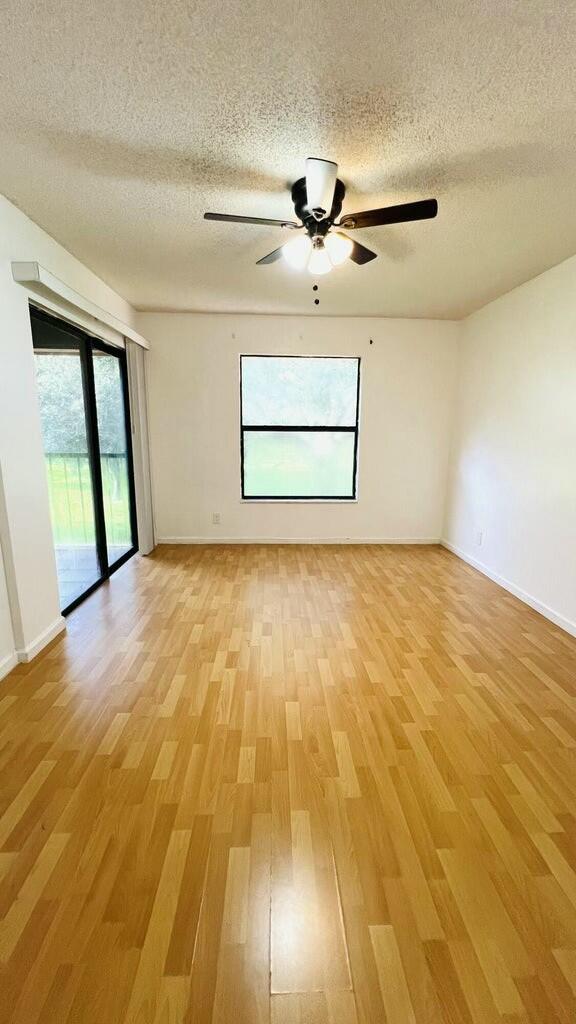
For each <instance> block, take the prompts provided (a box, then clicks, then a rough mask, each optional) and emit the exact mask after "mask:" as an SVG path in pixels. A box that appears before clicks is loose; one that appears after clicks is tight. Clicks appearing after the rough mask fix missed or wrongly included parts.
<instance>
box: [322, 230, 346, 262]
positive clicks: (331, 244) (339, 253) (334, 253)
mask: <svg viewBox="0 0 576 1024" xmlns="http://www.w3.org/2000/svg"><path fill="white" fill-rule="evenodd" d="M324 245H325V246H326V249H327V251H328V255H329V257H330V259H331V261H332V264H333V265H334V266H335V267H338V266H340V264H341V263H344V262H345V261H346V260H347V259H348V257H349V256H350V253H351V252H352V247H353V242H352V239H351V238H346V236H345V235H341V234H339V232H337V231H335V232H333V233H330V234H328V235H326V238H325V239H324Z"/></svg>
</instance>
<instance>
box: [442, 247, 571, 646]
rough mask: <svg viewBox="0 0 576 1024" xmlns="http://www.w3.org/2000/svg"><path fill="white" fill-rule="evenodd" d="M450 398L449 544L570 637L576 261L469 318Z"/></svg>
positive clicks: (511, 293)
mask: <svg viewBox="0 0 576 1024" xmlns="http://www.w3.org/2000/svg"><path fill="white" fill-rule="evenodd" d="M457 394H458V401H457V415H456V420H455V429H454V440H453V453H452V460H451V473H450V485H449V490H448V499H447V510H446V512H447V514H446V528H445V536H446V539H447V541H448V543H449V544H450V545H452V546H453V548H454V549H455V550H456V551H457V553H459V554H461V555H463V556H464V557H465V558H468V559H472V560H474V561H475V562H476V563H477V564H479V565H480V567H481V568H483V569H484V571H487V572H488V573H489V574H490V575H492V576H493V577H495V578H497V579H498V580H499V581H500V582H503V583H504V585H507V586H509V588H510V589H512V590H513V592H515V593H517V594H518V596H521V597H523V599H524V600H528V602H529V603H531V604H533V605H534V606H535V607H537V608H539V610H542V611H544V613H545V614H548V615H549V616H550V617H552V618H553V619H554V620H555V621H557V622H558V623H559V624H560V625H562V626H564V628H566V629H569V630H570V631H571V632H574V633H575V634H576V257H574V258H573V259H570V260H567V261H566V262H565V263H562V264H560V265H559V266H557V267H554V268H553V269H552V270H549V271H547V272H546V273H545V274H542V275H540V276H539V277H537V278H535V279H534V280H533V281H530V282H528V283H527V284H525V285H522V286H521V287H520V288H516V289H515V290H514V291H512V292H509V293H508V294H507V295H504V296H502V297H501V298H500V299H497V300H496V301H495V302H492V303H490V304H489V305H488V306H485V307H484V308H483V309H481V310H480V311H479V312H477V313H475V314H473V315H472V316H471V317H469V318H468V319H467V320H466V321H465V322H464V324H463V331H462V345H461V366H460V375H459V383H458V389H457ZM480 531H482V534H483V537H482V544H481V545H479V544H478V540H479V537H478V534H479V532H480Z"/></svg>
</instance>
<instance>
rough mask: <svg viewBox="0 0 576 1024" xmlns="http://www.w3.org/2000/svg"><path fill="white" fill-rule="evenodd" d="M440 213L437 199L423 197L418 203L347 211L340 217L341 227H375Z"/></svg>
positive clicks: (422, 218)
mask: <svg viewBox="0 0 576 1024" xmlns="http://www.w3.org/2000/svg"><path fill="white" fill-rule="evenodd" d="M437 213H438V203H437V201H436V199H422V200H420V201H419V202H417V203H400V205H399V206H383V207H382V208H381V209H379V210H363V211H362V212H361V213H346V214H345V215H344V216H343V217H341V218H340V225H339V226H340V227H343V228H346V230H347V231H350V230H351V229H352V228H375V227H379V226H380V225H381V224H403V223H405V222H406V221H409V220H428V219H429V218H430V217H435V216H436V214H437Z"/></svg>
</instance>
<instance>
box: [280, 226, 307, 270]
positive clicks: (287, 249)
mask: <svg viewBox="0 0 576 1024" xmlns="http://www.w3.org/2000/svg"><path fill="white" fill-rule="evenodd" d="M311 251H312V242H311V241H310V239H309V238H308V235H299V236H298V238H291V239H290V241H289V242H286V245H284V246H282V255H283V257H284V259H285V260H286V263H287V264H288V266H290V267H292V269H293V270H304V268H305V267H306V265H307V263H308V260H309V258H310V253H311Z"/></svg>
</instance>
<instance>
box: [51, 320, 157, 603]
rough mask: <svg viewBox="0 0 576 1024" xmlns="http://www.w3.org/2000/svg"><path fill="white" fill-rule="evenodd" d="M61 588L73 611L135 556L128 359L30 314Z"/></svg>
mask: <svg viewBox="0 0 576 1024" xmlns="http://www.w3.org/2000/svg"><path fill="white" fill-rule="evenodd" d="M31 320H32V335H33V339H34V352H35V358H36V372H37V381H38V393H39V398H40V412H41V419H42V432H43V439H44V454H45V460H46V472H47V476H48V489H49V494H50V512H51V517H52V532H53V536H54V547H55V552H56V565H57V570H58V585H59V589H60V601H61V607H62V611H63V612H67V611H70V610H71V609H72V608H74V607H75V606H76V604H78V602H79V601H81V600H82V598H83V597H85V596H86V595H87V594H89V593H91V591H92V590H94V588H95V587H96V586H98V584H99V583H101V582H102V580H104V579H107V578H108V577H109V576H110V574H111V573H112V572H113V571H114V570H115V569H117V568H118V567H119V566H120V565H122V563H123V562H125V561H126V559H127V558H129V557H130V556H131V555H132V554H134V552H135V551H136V546H137V539H136V521H135V503H134V479H133V468H132V451H131V444H130V439H131V434H130V417H129V404H128V392H127V375H126V358H125V353H124V351H123V350H121V349H116V348H113V347H112V346H108V345H105V344H104V343H103V342H101V341H100V340H98V339H96V338H92V337H90V336H89V335H87V334H85V333H84V332H83V331H81V330H80V329H79V328H76V327H73V326H71V325H69V324H67V323H65V322H63V321H60V320H57V319H55V318H54V317H51V316H49V315H48V314H45V313H43V312H40V311H38V310H35V309H31Z"/></svg>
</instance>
